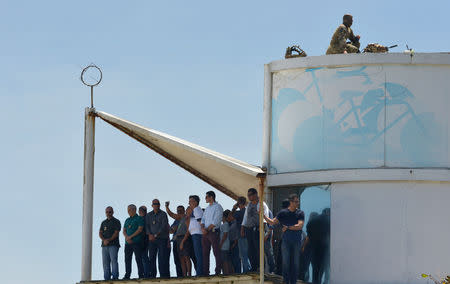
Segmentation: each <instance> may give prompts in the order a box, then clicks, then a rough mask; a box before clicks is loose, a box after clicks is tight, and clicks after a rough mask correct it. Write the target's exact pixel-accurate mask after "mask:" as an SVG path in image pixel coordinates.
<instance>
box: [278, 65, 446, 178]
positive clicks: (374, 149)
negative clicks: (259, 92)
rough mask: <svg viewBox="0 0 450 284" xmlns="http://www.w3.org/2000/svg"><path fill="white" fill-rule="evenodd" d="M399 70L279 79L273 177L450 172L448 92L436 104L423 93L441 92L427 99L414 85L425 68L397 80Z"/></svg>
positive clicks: (316, 72) (308, 73)
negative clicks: (350, 171) (357, 171)
mask: <svg viewBox="0 0 450 284" xmlns="http://www.w3.org/2000/svg"><path fill="white" fill-rule="evenodd" d="M394 68H397V69H394ZM399 68H400V67H389V66H387V67H386V66H358V67H345V68H344V67H342V68H333V69H331V68H313V69H304V70H294V71H289V72H284V73H283V72H280V73H279V74H274V79H273V80H274V83H273V85H274V89H273V98H272V141H271V169H270V171H271V173H281V172H292V171H302V170H317V169H333V168H334V169H335V168H377V167H448V166H449V155H448V115H447V116H445V115H444V116H442V114H438V115H437V112H442V111H441V108H439V107H434V105H436V103H439V101H442V102H441V103H446V102H448V100H447V99H446V98H447V97H448V96H446V95H447V93H446V92H447V91H446V90H448V89H446V88H445V87H439V86H438V87H436V88H434V89H435V90H437V92H440V94H439V95H437V96H436V97H435V98H434V99H435V101H434V102H431V103H428V102H430V101H431V98H430V100H426V98H423V97H421V96H424V95H426V96H430V95H433V94H432V93H431V94H430V93H429V94H423V90H422V89H420V88H422V87H423V84H422V85H418V86H419V87H415V86H416V85H417V84H418V82H413V81H411V80H414V79H415V78H420V72H424V71H422V70H421V69H420V70H413V71H409V73H408V74H403V75H404V76H402V75H400V76H399V75H395V74H397V73H398V70H399ZM400 70H401V69H400ZM390 79H392V80H390ZM408 82H412V83H411V84H409V83H408ZM424 84H432V83H430V82H424ZM445 84H447V83H445ZM409 85H411V86H412V88H413V89H411V88H410V86H409ZM420 86H422V87H420ZM430 87H432V86H430ZM414 89H417V92H416V93H415V92H414ZM436 100H437V102H436ZM427 104H428V105H429V108H428V109H427V108H426V105H427ZM442 117H444V120H445V118H446V121H444V123H443V122H442Z"/></svg>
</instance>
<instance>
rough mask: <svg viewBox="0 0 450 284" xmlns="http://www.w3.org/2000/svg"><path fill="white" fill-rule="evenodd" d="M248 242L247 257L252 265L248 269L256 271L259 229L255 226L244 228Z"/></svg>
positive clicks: (257, 265)
mask: <svg viewBox="0 0 450 284" xmlns="http://www.w3.org/2000/svg"><path fill="white" fill-rule="evenodd" d="M245 236H246V237H247V243H248V258H249V259H250V265H251V266H252V267H251V269H250V271H257V270H258V267H259V230H258V228H257V227H253V228H247V227H246V228H245Z"/></svg>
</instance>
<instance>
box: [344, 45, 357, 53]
mask: <svg viewBox="0 0 450 284" xmlns="http://www.w3.org/2000/svg"><path fill="white" fill-rule="evenodd" d="M345 50H346V51H347V53H358V52H359V48H357V47H356V46H354V45H353V44H349V43H347V46H346V47H345Z"/></svg>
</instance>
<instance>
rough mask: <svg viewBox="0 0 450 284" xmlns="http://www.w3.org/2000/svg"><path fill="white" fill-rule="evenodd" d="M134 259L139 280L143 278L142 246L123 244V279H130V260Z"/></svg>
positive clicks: (139, 244)
mask: <svg viewBox="0 0 450 284" xmlns="http://www.w3.org/2000/svg"><path fill="white" fill-rule="evenodd" d="M133 253H134V258H135V259H136V264H137V267H138V276H139V278H144V266H143V265H142V244H141V243H132V244H125V277H124V278H125V279H130V276H131V258H132V257H133Z"/></svg>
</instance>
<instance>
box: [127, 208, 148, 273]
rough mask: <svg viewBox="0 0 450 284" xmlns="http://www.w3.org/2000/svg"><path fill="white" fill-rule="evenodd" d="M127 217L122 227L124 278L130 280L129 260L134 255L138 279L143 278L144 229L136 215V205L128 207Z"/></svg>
mask: <svg viewBox="0 0 450 284" xmlns="http://www.w3.org/2000/svg"><path fill="white" fill-rule="evenodd" d="M128 215H129V216H130V217H129V218H127V219H126V220H125V224H124V226H123V231H122V232H123V235H124V237H125V277H124V278H123V279H130V275H131V258H132V256H133V253H134V258H135V259H136V264H137V267H138V275H139V278H144V267H143V265H142V241H143V240H142V230H143V229H144V219H143V218H142V217H141V216H139V215H138V214H136V205H134V204H130V205H128Z"/></svg>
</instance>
